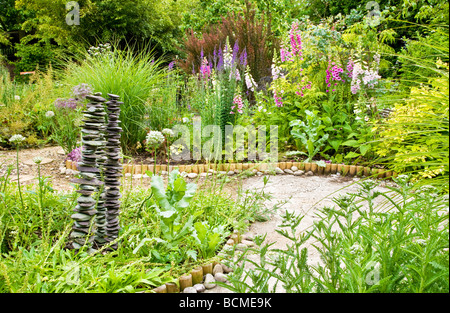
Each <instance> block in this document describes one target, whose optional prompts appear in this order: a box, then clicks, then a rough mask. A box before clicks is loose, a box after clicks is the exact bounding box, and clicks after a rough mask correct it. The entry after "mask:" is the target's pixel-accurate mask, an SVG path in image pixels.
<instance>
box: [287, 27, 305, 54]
mask: <svg viewBox="0 0 450 313" xmlns="http://www.w3.org/2000/svg"><path fill="white" fill-rule="evenodd" d="M289 39H290V41H291V53H292V56H294V57H295V56H296V55H298V56H301V55H302V37H301V36H300V31H299V29H298V23H297V22H294V23H292V26H291V31H290V32H289Z"/></svg>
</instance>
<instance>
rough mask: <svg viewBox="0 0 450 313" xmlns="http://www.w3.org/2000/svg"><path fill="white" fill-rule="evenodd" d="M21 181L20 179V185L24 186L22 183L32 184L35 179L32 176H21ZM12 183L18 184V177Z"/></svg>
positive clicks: (13, 178) (12, 179)
mask: <svg viewBox="0 0 450 313" xmlns="http://www.w3.org/2000/svg"><path fill="white" fill-rule="evenodd" d="M19 179H20V183H21V184H22V183H26V182H30V181H31V180H33V179H35V177H34V176H32V175H20V177H19ZM11 181H14V182H16V181H17V176H15V177H12V178H11Z"/></svg>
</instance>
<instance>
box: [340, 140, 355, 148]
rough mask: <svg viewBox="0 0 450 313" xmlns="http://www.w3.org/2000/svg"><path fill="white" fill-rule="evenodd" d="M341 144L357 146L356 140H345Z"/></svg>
mask: <svg viewBox="0 0 450 313" xmlns="http://www.w3.org/2000/svg"><path fill="white" fill-rule="evenodd" d="M342 145H343V146H348V147H357V146H358V141H356V140H353V139H352V140H347V141H345V142H343V143H342Z"/></svg>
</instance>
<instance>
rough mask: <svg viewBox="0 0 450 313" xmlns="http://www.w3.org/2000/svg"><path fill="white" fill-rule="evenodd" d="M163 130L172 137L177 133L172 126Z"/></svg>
mask: <svg viewBox="0 0 450 313" xmlns="http://www.w3.org/2000/svg"><path fill="white" fill-rule="evenodd" d="M161 132H162V133H163V134H164V135H166V136H171V137H173V136H174V135H175V133H174V132H173V130H171V129H170V128H164V129H163V130H162V131H161Z"/></svg>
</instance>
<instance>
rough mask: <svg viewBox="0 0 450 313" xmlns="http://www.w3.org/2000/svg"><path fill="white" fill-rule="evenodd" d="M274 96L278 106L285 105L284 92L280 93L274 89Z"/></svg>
mask: <svg viewBox="0 0 450 313" xmlns="http://www.w3.org/2000/svg"><path fill="white" fill-rule="evenodd" d="M273 98H274V100H275V104H276V106H277V107H282V106H283V98H282V92H281V95H279V94H278V92H277V91H276V90H274V91H273Z"/></svg>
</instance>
